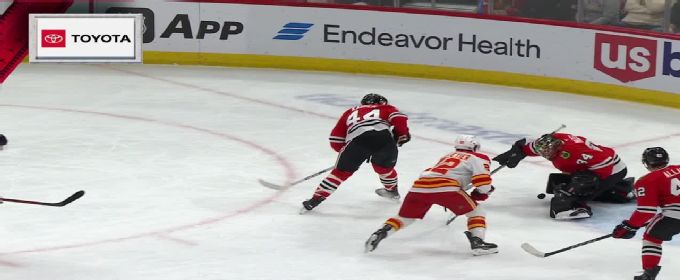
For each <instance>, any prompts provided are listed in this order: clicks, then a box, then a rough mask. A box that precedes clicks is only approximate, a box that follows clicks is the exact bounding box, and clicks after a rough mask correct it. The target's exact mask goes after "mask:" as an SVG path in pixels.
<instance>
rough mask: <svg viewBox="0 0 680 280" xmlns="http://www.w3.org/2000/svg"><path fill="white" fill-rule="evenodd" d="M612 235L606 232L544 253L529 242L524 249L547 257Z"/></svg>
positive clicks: (524, 245) (535, 254) (523, 245)
mask: <svg viewBox="0 0 680 280" xmlns="http://www.w3.org/2000/svg"><path fill="white" fill-rule="evenodd" d="M612 236H613V234H611V233H610V234H606V235H603V236H600V237H596V238H593V239H590V240H586V241H583V242H581V243H577V244H574V245H571V246H567V247H564V248H562V249H559V250H555V251H552V252H548V253H543V252H541V251H539V250H536V248H534V246H531V245H530V244H529V243H523V244H522V249H524V251H526V252H527V253H529V254H532V255H534V256H537V257H539V258H545V257H549V256H552V255H555V254H559V253H562V252H566V251H569V250H571V249H574V248H578V247H581V246H585V245H588V244H591V243H595V242H598V241H600V240H604V239H607V238H610V237H612Z"/></svg>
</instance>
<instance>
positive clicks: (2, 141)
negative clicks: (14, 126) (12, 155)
mask: <svg viewBox="0 0 680 280" xmlns="http://www.w3.org/2000/svg"><path fill="white" fill-rule="evenodd" d="M5 145H7V137H5V135H3V134H0V147H2V146H5Z"/></svg>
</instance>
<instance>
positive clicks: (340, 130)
mask: <svg viewBox="0 0 680 280" xmlns="http://www.w3.org/2000/svg"><path fill="white" fill-rule="evenodd" d="M348 112H349V110H348V111H345V113H344V114H342V116H341V117H340V119H338V122H337V123H336V124H335V127H333V130H331V135H330V136H329V137H328V141H329V142H330V144H331V148H333V150H334V151H336V152H340V150H342V148H343V147H344V146H345V137H347V121H346V120H347V114H348Z"/></svg>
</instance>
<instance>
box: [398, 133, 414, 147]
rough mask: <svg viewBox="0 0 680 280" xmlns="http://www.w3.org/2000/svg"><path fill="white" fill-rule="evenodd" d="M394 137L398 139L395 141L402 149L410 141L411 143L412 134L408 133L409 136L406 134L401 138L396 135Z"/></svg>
mask: <svg viewBox="0 0 680 280" xmlns="http://www.w3.org/2000/svg"><path fill="white" fill-rule="evenodd" d="M394 137H395V138H396V139H394V140H395V141H397V146H398V147H401V146H402V145H404V144H406V143H408V141H411V134H408V133H407V134H404V135H401V136H399V137H397V136H396V135H395V136H394Z"/></svg>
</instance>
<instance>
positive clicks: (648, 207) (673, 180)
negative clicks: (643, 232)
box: [628, 165, 680, 227]
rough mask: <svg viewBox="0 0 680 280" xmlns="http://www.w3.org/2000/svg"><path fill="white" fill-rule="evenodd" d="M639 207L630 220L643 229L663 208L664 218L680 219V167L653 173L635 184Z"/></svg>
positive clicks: (632, 223) (675, 166) (666, 168)
mask: <svg viewBox="0 0 680 280" xmlns="http://www.w3.org/2000/svg"><path fill="white" fill-rule="evenodd" d="M635 196H637V204H638V207H637V209H636V210H635V212H633V215H631V217H630V219H628V220H629V223H630V225H632V226H635V227H641V226H643V225H645V224H646V223H647V222H649V220H650V219H651V218H653V217H654V216H656V213H657V209H658V208H661V211H662V213H663V215H664V216H666V217H671V218H675V219H680V165H670V166H667V167H665V168H662V169H659V170H655V171H652V172H650V173H648V174H647V175H645V176H643V177H642V178H640V179H639V180H638V181H637V182H635Z"/></svg>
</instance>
